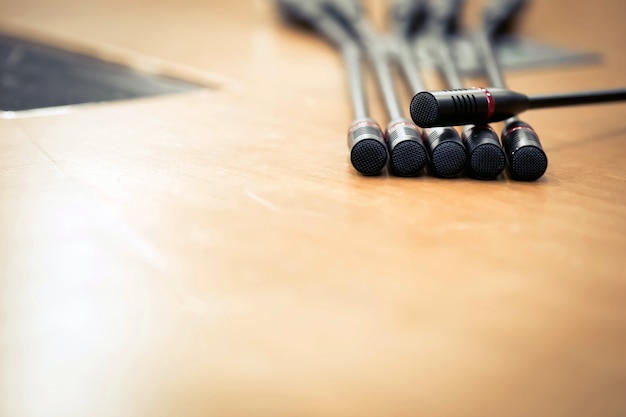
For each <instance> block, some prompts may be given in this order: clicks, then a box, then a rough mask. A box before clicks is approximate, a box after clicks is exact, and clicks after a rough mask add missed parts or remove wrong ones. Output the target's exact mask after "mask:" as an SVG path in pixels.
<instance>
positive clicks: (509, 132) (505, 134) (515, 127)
mask: <svg viewBox="0 0 626 417" xmlns="http://www.w3.org/2000/svg"><path fill="white" fill-rule="evenodd" d="M516 130H528V131H529V132H533V133H535V131H534V130H533V129H531V128H530V127H528V126H514V127H512V128H510V129H509V130H507V131H506V132H505V133H504V135H502V137H505V136H509V135H510V134H511V133H513V132H515V131H516ZM535 134H536V133H535Z"/></svg>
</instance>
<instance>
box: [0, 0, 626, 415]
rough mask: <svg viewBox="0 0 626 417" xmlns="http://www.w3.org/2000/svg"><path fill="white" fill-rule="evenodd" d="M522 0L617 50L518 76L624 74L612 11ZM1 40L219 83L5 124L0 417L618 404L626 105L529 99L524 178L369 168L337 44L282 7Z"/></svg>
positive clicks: (152, 14) (26, 1)
mask: <svg viewBox="0 0 626 417" xmlns="http://www.w3.org/2000/svg"><path fill="white" fill-rule="evenodd" d="M534 3H535V4H534V8H533V9H532V10H531V11H529V13H527V15H526V18H525V20H524V23H523V25H522V28H521V30H522V32H523V33H524V34H525V35H526V36H529V37H532V38H535V39H538V40H542V41H545V42H549V43H554V44H558V45H561V46H564V47H570V48H576V49H582V50H591V51H597V52H600V53H601V54H602V56H603V60H602V62H601V63H597V64H594V65H586V66H576V67H568V68H553V69H548V70H534V71H526V72H514V73H511V74H510V77H509V81H510V84H511V87H512V88H514V89H516V90H518V91H523V92H527V93H534V92H549V91H560V90H572V89H592V88H609V87H616V86H623V85H626V70H625V68H626V55H625V54H624V53H623V47H624V41H625V40H626V25H624V23H623V20H624V17H626V6H625V5H624V2H623V1H622V0H596V1H593V2H589V1H583V0H575V1H574V0H571V1H568V0H558V1H550V2H547V1H536V2H534ZM384 6H385V4H384V2H383V1H375V2H372V4H371V11H372V12H374V13H376V15H377V16H380V15H381V13H382V11H383V9H384ZM473 7H474V8H470V12H469V13H470V15H471V14H472V13H473V12H472V10H477V9H476V6H473ZM378 21H379V22H380V21H381V19H380V18H379V19H378ZM0 31H2V32H5V33H11V34H18V35H22V36H26V37H29V38H32V39H36V40H44V41H46V42H49V43H52V44H54V45H59V46H63V47H66V48H68V49H72V50H77V51H83V52H89V53H92V54H95V55H97V56H102V57H105V58H107V59H111V60H114V61H118V62H124V63H128V64H130V65H133V66H136V67H139V68H144V69H159V70H162V71H165V72H167V73H170V74H178V75H181V76H185V77H191V78H194V79H198V80H203V81H204V82H206V83H207V84H208V85H210V86H211V88H208V89H204V90H200V91H198V92H194V93H190V94H182V95H176V96H168V97H160V98H148V99H141V100H135V101H128V102H118V103H108V104H100V105H87V106H78V107H76V108H74V109H73V110H72V111H70V112H66V113H63V114H50V115H47V116H45V117H29V118H16V119H0V416H2V417H35V416H36V417H39V416H41V417H44V416H45V417H57V416H58V417H73V416H77V417H78V416H81V417H85V416H97V417H99V416H150V417H160V416H190V417H195V416H272V417H280V416H355V417H356V416H359V417H368V416H568V417H569V416H624V415H626V272H625V269H626V259H625V258H626V196H625V191H626V189H625V181H626V169H625V168H624V166H625V165H626V106H624V105H616V104H613V105H602V106H597V107H584V108H583V107H580V108H569V109H559V110H546V111H541V112H531V113H528V115H527V116H525V119H526V120H527V121H528V122H530V123H531V124H532V125H533V126H534V127H535V128H536V130H537V131H538V132H539V134H540V136H541V138H542V140H543V143H544V147H545V150H546V152H547V154H548V157H549V160H550V163H549V168H548V171H547V173H546V175H545V176H544V177H543V178H542V179H541V180H540V181H538V182H535V183H518V182H513V181H510V180H508V179H501V180H498V181H491V182H479V181H474V180H468V179H459V180H440V179H435V178H430V177H422V178H417V179H399V178H392V177H388V176H383V177H380V178H364V177H362V176H359V175H357V174H356V173H355V172H354V171H353V169H352V168H351V166H350V164H349V160H348V156H347V155H348V152H347V149H346V145H345V131H346V128H347V126H348V123H349V120H350V107H349V105H348V101H347V100H348V97H347V94H346V87H345V81H344V76H343V72H342V69H341V61H340V59H339V58H338V56H337V55H336V53H335V52H334V51H333V50H332V49H331V48H329V47H328V46H327V45H326V44H325V43H323V42H322V41H320V40H318V39H316V38H314V37H312V36H310V35H309V34H306V33H300V32H296V31H293V30H291V29H288V28H285V27H283V26H282V25H280V23H279V21H278V19H277V17H276V15H275V13H274V10H273V7H272V3H271V2H269V1H267V0H255V1H252V0H250V1H243V0H242V1H230V2H222V1H217V0H184V1H181V0H179V1H175V0H162V1H159V2H153V1H149V0H124V1H122V0H111V1H103V0H100V1H83V0H55V1H46V0H3V1H2V2H0ZM373 98H374V99H376V98H377V96H376V95H375V94H374V95H373ZM374 110H375V115H376V117H377V119H378V120H379V121H380V122H381V123H385V122H386V121H385V120H384V117H383V116H384V115H383V114H382V113H381V111H380V106H379V105H377V106H375V108H374Z"/></svg>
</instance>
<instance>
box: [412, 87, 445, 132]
mask: <svg viewBox="0 0 626 417" xmlns="http://www.w3.org/2000/svg"><path fill="white" fill-rule="evenodd" d="M410 114H411V117H412V118H413V121H414V122H415V124H417V125H418V126H431V125H432V124H433V123H435V122H436V121H437V119H438V118H439V106H438V103H437V99H436V98H435V96H433V95H432V94H431V93H428V92H422V93H419V94H416V95H415V96H414V97H413V99H412V100H411V107H410Z"/></svg>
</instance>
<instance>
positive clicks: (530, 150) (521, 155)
mask: <svg viewBox="0 0 626 417" xmlns="http://www.w3.org/2000/svg"><path fill="white" fill-rule="evenodd" d="M509 163H510V165H511V167H510V169H511V176H512V177H513V179H516V180H518V181H535V180H538V179H539V178H541V177H542V176H543V174H544V173H545V172H546V169H547V168H548V158H547V156H546V154H545V152H544V151H543V150H542V149H540V148H537V147H535V146H524V147H522V148H519V149H518V150H516V151H515V152H514V153H513V155H512V156H511V158H510V161H509Z"/></svg>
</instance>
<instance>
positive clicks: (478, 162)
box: [470, 143, 506, 179]
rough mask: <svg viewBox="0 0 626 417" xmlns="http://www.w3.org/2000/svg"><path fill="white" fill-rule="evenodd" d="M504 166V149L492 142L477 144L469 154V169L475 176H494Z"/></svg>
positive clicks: (486, 177)
mask: <svg viewBox="0 0 626 417" xmlns="http://www.w3.org/2000/svg"><path fill="white" fill-rule="evenodd" d="M505 166H506V157H505V155H504V150H503V149H502V148H501V147H500V146H498V145H495V144H493V143H485V144H482V145H479V146H477V147H476V149H474V151H473V152H472V154H471V156H470V170H471V171H472V173H473V174H474V175H475V176H476V177H477V178H482V179H490V178H496V177H497V176H498V175H500V174H501V173H502V171H504V168H505Z"/></svg>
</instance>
